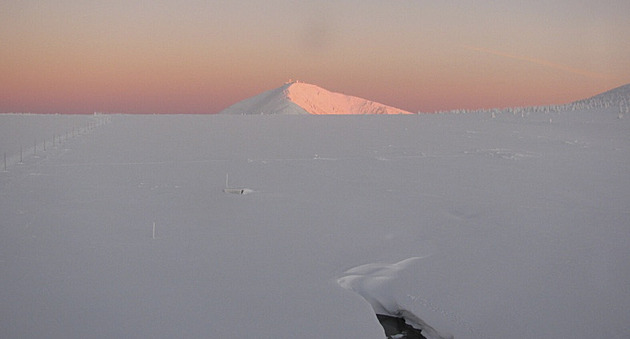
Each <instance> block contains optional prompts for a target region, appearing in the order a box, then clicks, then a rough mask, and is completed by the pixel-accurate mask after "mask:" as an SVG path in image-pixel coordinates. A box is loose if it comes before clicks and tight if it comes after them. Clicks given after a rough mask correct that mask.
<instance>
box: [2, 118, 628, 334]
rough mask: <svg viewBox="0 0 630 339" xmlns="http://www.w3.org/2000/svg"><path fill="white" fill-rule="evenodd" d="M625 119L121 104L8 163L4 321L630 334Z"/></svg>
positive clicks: (65, 327) (62, 330)
mask: <svg viewBox="0 0 630 339" xmlns="http://www.w3.org/2000/svg"><path fill="white" fill-rule="evenodd" d="M617 116H618V114H617V112H616V111H614V109H611V110H610V111H607V110H604V109H600V110H591V111H575V112H560V113H549V114H545V113H535V114H534V113H532V114H528V115H526V116H524V117H521V116H520V115H512V114H499V115H497V116H496V118H494V119H493V118H491V116H490V115H488V114H467V115H461V114H460V115H457V114H443V115H409V116H407V115H400V116H398V115H397V116H324V117H321V116H230V115H225V116H198V115H197V116H187V115H174V116H163V115H145V116H131V115H128V116H126V115H113V116H111V123H109V124H105V125H102V126H99V127H97V128H92V129H89V130H88V131H87V132H86V133H83V134H81V135H80V136H79V137H73V138H69V139H67V140H65V141H64V143H63V144H62V145H58V146H57V147H49V148H48V149H47V150H46V151H45V152H44V151H42V152H38V154H37V156H33V155H29V156H26V157H25V158H24V160H23V163H21V164H20V163H13V164H10V165H9V166H8V168H7V171H6V172H1V173H0V337H2V338H174V337H177V338H317V339H320V338H363V339H369V338H374V339H380V338H383V337H384V334H383V328H382V327H381V326H380V325H379V323H378V321H377V319H376V316H375V313H374V310H373V308H372V306H371V305H370V303H368V301H371V302H372V305H378V304H380V305H381V306H383V307H384V308H392V307H393V308H395V309H404V310H406V311H408V312H410V313H413V314H414V315H416V316H417V317H418V318H419V319H421V320H422V321H423V322H424V323H426V324H427V325H429V326H431V327H432V328H434V329H435V330H436V333H439V334H440V335H442V336H444V337H447V336H449V335H452V336H454V337H455V338H528V339H529V338H628V337H630V323H628V319H630V284H629V283H628V281H629V280H630V172H628V168H630V133H629V132H630V119H627V118H624V119H618V118H617ZM47 118H48V117H47ZM42 119H44V118H42ZM90 119H94V117H90ZM1 121H2V120H0V122H1ZM29 124H30V123H29ZM22 128H24V129H27V128H28V124H26V125H24V126H22ZM0 132H1V133H2V134H3V138H4V135H9V134H13V135H14V136H15V135H19V134H16V133H19V128H17V129H16V127H15V125H11V129H9V127H8V124H5V123H1V124H0ZM44 134H45V135H43V136H42V138H46V139H49V138H51V135H52V133H44ZM27 139H28V140H26V142H29V143H30V142H31V140H30V139H32V138H31V137H28V138H27ZM3 140H4V139H3ZM38 140H39V138H38ZM226 174H229V184H230V186H231V187H232V186H233V187H239V188H246V189H249V190H251V194H246V195H241V194H227V193H225V192H224V191H223V190H224V188H225V178H226ZM248 192H249V191H248ZM154 223H155V231H156V233H155V238H154V237H153V225H154ZM355 292H356V293H355Z"/></svg>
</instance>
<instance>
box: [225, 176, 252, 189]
mask: <svg viewBox="0 0 630 339" xmlns="http://www.w3.org/2000/svg"><path fill="white" fill-rule="evenodd" d="M228 179H229V178H228V175H227V174H226V175H225V188H224V189H223V192H224V193H231V194H249V193H252V192H254V191H253V190H251V189H249V188H243V187H230V185H229V182H228Z"/></svg>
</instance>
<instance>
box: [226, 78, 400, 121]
mask: <svg viewBox="0 0 630 339" xmlns="http://www.w3.org/2000/svg"><path fill="white" fill-rule="evenodd" d="M220 114H291V115H294V114H316V115H322V114H412V113H411V112H407V111H405V110H401V109H398V108H395V107H391V106H387V105H383V104H380V103H377V102H374V101H370V100H366V99H362V98H359V97H355V96H350V95H345V94H341V93H335V92H330V91H328V90H325V89H323V88H321V87H319V86H315V85H311V84H307V83H303V82H289V83H286V84H284V85H283V86H281V87H279V88H276V89H272V90H269V91H266V92H264V93H262V94H259V95H256V96H254V97H251V98H249V99H245V100H243V101H241V102H238V103H236V104H234V105H232V106H230V107H228V108H226V109H225V110H223V111H221V112H220Z"/></svg>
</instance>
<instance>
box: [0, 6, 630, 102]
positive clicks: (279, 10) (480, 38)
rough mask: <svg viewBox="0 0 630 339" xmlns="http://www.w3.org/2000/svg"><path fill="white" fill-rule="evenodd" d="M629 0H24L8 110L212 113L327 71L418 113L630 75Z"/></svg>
mask: <svg viewBox="0 0 630 339" xmlns="http://www.w3.org/2000/svg"><path fill="white" fill-rule="evenodd" d="M628 13H630V1H627V0H597V1H596V0H592V1H586V0H572V1H569V0H559V1H549V0H547V1H540V0H530V1H521V0H505V1H492V0H478V1H448V0H446V1H428V0H389V1H385V0H336V1H329V0H323V1H322V0H307V1H296V0H248V1H242V0H229V1H228V0H225V1H223V0H210V1H197V0H194V1H175V0H161V1H160V0H157V1H134V0H110V1H87V0H84V1H81V0H54V1H53V0H44V1H31V0H15V1H3V2H1V3H0V112H5V113H6V112H33V113H54V112H58V113H92V112H94V111H103V112H120V113H216V112H218V111H220V110H222V109H223V108H225V107H227V106H229V105H231V104H233V103H235V102H237V101H240V100H242V99H245V98H247V97H250V96H252V95H255V94H258V93H260V92H262V91H265V90H268V89H272V88H276V87H279V86H281V85H282V84H283V83H284V82H285V81H287V80H289V79H297V80H301V81H304V82H309V83H313V84H316V85H318V86H321V87H324V88H326V89H328V90H331V91H336V92H342V93H345V94H350V95H355V96H359V97H364V98H368V99H371V100H375V101H379V102H382V103H384V104H388V105H392V106H396V107H399V108H402V109H405V110H409V111H412V112H417V111H423V112H432V111H435V110H445V109H454V108H480V107H486V108H490V107H504V106H524V105H543V104H561V103H566V102H570V101H573V100H577V99H582V98H584V97H588V96H591V95H595V94H598V93H600V92H603V91H605V90H608V89H611V88H614V87H617V86H620V85H623V84H626V83H629V82H630V39H629V38H628V37H630V19H629V18H628Z"/></svg>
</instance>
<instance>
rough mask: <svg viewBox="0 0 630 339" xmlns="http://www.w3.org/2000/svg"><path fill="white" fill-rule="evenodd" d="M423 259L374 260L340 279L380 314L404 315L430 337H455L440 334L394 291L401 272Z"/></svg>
mask: <svg viewBox="0 0 630 339" xmlns="http://www.w3.org/2000/svg"><path fill="white" fill-rule="evenodd" d="M419 259H420V258H419V257H412V258H409V259H405V260H402V261H399V262H397V263H394V264H382V263H373V264H365V265H361V266H357V267H354V268H352V269H349V270H347V271H346V272H345V275H344V276H343V277H341V278H339V279H338V280H337V282H338V283H339V285H340V286H341V287H343V288H345V289H347V290H350V291H353V292H355V293H357V294H358V295H360V296H361V297H363V299H365V300H366V301H367V302H368V303H369V304H370V305H371V306H372V309H374V312H375V313H376V314H377V315H387V316H392V317H397V318H403V319H404V320H405V322H406V323H407V324H409V325H411V326H412V327H414V328H416V329H419V330H421V331H422V335H423V336H425V337H426V338H428V339H447V338H452V336H449V335H445V334H441V333H439V332H438V331H437V330H436V329H434V328H433V327H431V326H429V324H427V323H426V322H424V321H423V320H422V319H420V318H419V317H418V316H416V315H415V314H414V313H413V312H411V311H409V310H407V309H405V308H404V307H403V306H401V305H400V303H399V302H398V300H397V299H396V297H395V296H394V294H393V293H391V291H392V290H391V283H392V282H393V281H394V280H395V279H396V278H397V276H398V272H400V271H402V270H404V269H406V268H407V267H408V266H410V265H412V264H413V263H414V262H416V261H417V260H419Z"/></svg>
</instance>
